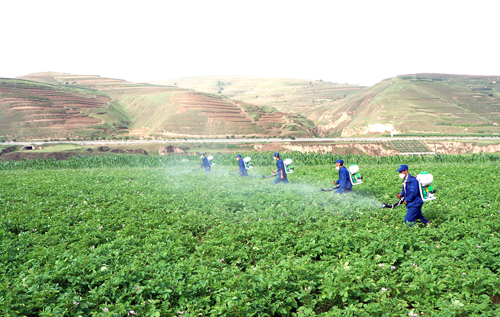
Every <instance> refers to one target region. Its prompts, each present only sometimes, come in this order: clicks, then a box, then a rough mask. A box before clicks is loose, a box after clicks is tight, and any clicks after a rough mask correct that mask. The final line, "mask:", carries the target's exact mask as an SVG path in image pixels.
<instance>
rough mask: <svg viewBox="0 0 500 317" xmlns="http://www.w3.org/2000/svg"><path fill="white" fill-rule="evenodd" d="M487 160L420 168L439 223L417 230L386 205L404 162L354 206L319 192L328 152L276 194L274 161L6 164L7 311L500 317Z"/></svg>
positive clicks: (349, 199) (380, 175)
mask: <svg viewBox="0 0 500 317" xmlns="http://www.w3.org/2000/svg"><path fill="white" fill-rule="evenodd" d="M254 156H255V157H256V159H255V160H254V159H253V158H254ZM484 157H486V156H476V157H474V158H472V159H471V157H457V158H455V157H446V158H445V161H444V162H443V161H440V160H439V158H436V157H429V158H409V159H408V160H409V161H410V162H411V163H409V165H410V173H412V174H414V175H416V174H417V173H418V172H420V171H423V170H428V171H429V172H431V173H432V174H433V175H434V177H435V182H434V184H433V185H434V187H435V188H436V189H437V190H438V191H437V193H436V195H437V196H438V199H437V200H435V201H432V202H428V203H426V204H425V205H424V208H423V213H424V215H425V216H426V218H428V219H429V220H430V221H431V222H432V226H430V227H423V226H422V225H416V226H414V227H411V228H408V227H407V226H405V225H404V224H403V219H404V216H405V212H406V210H405V209H404V208H403V207H398V208H396V209H394V210H390V209H381V208H380V204H381V202H395V201H396V198H395V194H396V193H398V192H399V191H400V189H401V180H400V179H399V178H398V177H397V173H395V172H394V171H395V170H396V169H397V167H398V165H397V164H399V163H400V162H399V161H398V160H404V158H385V159H384V158H382V159H381V158H368V157H364V158H362V157H358V159H359V160H358V161H357V162H353V163H358V164H360V167H361V172H362V173H363V176H364V177H365V178H364V184H363V185H360V186H356V187H355V188H354V190H353V193H352V194H351V195H349V196H335V195H333V194H332V193H325V192H320V191H319V188H320V187H327V186H329V185H331V182H332V180H334V179H336V175H337V172H336V171H335V169H334V167H333V166H331V165H327V164H325V165H319V163H318V162H320V163H321V157H319V156H317V155H311V157H308V156H307V155H302V154H300V155H297V159H295V158H294V160H295V161H297V162H298V163H299V162H300V163H299V164H298V165H297V166H296V169H295V173H294V174H292V175H290V176H289V179H290V181H291V183H290V184H287V185H285V184H279V185H278V186H273V185H272V184H273V179H263V178H261V177H260V175H261V174H266V173H269V167H268V166H265V167H262V166H261V167H259V166H258V164H256V166H257V167H256V168H254V169H252V170H251V171H250V177H248V178H238V177H236V176H230V175H229V173H228V172H232V171H234V170H235V169H236V168H237V165H236V161H235V160H234V162H233V160H231V157H229V156H228V157H227V158H225V157H224V158H223V162H222V163H223V164H222V165H218V166H216V167H214V168H213V171H212V173H210V174H205V173H204V171H201V170H199V171H195V172H190V171H191V169H192V168H193V167H196V164H198V163H199V160H195V159H193V158H189V157H188V158H182V157H181V158H176V159H173V158H158V157H154V158H130V159H123V158H115V159H113V158H78V159H74V160H70V161H67V162H62V161H59V162H56V161H38V162H36V161H26V162H17V163H14V162H7V163H3V165H1V166H0V169H1V171H0V184H1V186H0V237H1V238H0V239H1V240H0V241H1V244H0V247H1V250H0V315H2V316H132V315H137V316H312V315H325V316H339V315H346V316H348V315H358V316H402V315H405V316H407V315H422V314H423V315H427V316H430V315H432V316H470V315H479V314H481V315H484V316H496V315H497V314H498V307H499V306H498V303H499V297H500V294H499V289H500V283H499V273H498V270H499V269H500V258H499V255H500V239H499V234H498V232H499V229H500V219H499V217H500V198H499V194H498V183H499V181H500V179H499V176H498V172H497V169H498V163H497V162H498V161H497V159H496V158H495V156H491V157H489V158H488V159H484ZM323 158H324V159H325V160H327V159H328V157H327V156H324V157H323ZM349 158H351V159H354V158H356V157H354V156H352V157H349ZM99 159H101V161H99ZM259 159H260V158H259V156H258V155H252V161H254V162H255V161H257V162H259ZM362 159H363V160H364V161H362V162H363V163H360V161H361V160H362ZM106 160H108V161H106ZM113 160H114V161H113ZM182 160H184V161H182ZM224 160H225V161H224ZM264 160H265V156H262V161H264ZM370 160H372V162H370ZM384 160H385V161H384ZM467 160H469V161H467ZM471 161H472V162H473V164H471V163H470V162H471ZM110 162H111V163H110ZM307 162H310V163H309V164H308V163H307ZM314 162H316V163H314ZM347 163H350V162H349V161H347ZM230 164H231V165H230ZM271 164H272V161H271ZM193 165H194V166H193ZM269 166H271V165H269Z"/></svg>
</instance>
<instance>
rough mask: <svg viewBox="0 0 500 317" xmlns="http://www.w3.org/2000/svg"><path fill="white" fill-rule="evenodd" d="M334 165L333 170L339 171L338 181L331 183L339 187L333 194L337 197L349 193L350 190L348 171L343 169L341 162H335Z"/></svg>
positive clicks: (342, 162)
mask: <svg viewBox="0 0 500 317" xmlns="http://www.w3.org/2000/svg"><path fill="white" fill-rule="evenodd" d="M335 165H336V166H335V169H336V170H337V171H339V179H338V180H336V181H334V182H333V183H334V184H336V185H339V188H338V189H337V190H336V191H335V193H336V194H339V195H342V194H345V193H349V192H350V191H351V189H352V183H351V180H350V177H351V176H350V174H349V171H348V170H347V168H345V167H344V161H343V160H337V161H336V162H335Z"/></svg>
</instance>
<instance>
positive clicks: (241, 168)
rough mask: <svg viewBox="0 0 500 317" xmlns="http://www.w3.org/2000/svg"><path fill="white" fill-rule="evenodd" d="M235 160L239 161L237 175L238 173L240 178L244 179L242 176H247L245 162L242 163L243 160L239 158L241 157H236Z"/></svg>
mask: <svg viewBox="0 0 500 317" xmlns="http://www.w3.org/2000/svg"><path fill="white" fill-rule="evenodd" d="M236 159H237V160H238V161H239V164H240V166H239V173H240V177H244V176H248V173H247V167H246V166H245V161H243V159H242V158H241V155H239V154H238V155H237V156H236Z"/></svg>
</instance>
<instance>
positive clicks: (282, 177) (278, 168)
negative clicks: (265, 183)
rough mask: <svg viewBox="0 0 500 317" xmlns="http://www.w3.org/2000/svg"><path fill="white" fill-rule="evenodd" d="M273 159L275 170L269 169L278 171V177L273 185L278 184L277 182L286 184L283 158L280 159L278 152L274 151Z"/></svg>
mask: <svg viewBox="0 0 500 317" xmlns="http://www.w3.org/2000/svg"><path fill="white" fill-rule="evenodd" d="M273 159H275V160H276V171H271V173H272V174H274V173H278V177H277V178H276V179H275V180H274V185H276V184H278V183H279V182H283V183H285V184H288V179H287V178H286V171H285V163H283V160H282V159H280V154H279V153H274V155H273Z"/></svg>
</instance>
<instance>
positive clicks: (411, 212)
mask: <svg viewBox="0 0 500 317" xmlns="http://www.w3.org/2000/svg"><path fill="white" fill-rule="evenodd" d="M406 210H407V212H406V217H405V223H407V224H410V226H412V225H413V224H414V223H415V222H416V221H417V220H418V219H420V220H421V221H422V222H423V223H424V224H426V223H428V222H429V220H427V219H425V217H424V215H422V206H412V207H406Z"/></svg>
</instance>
